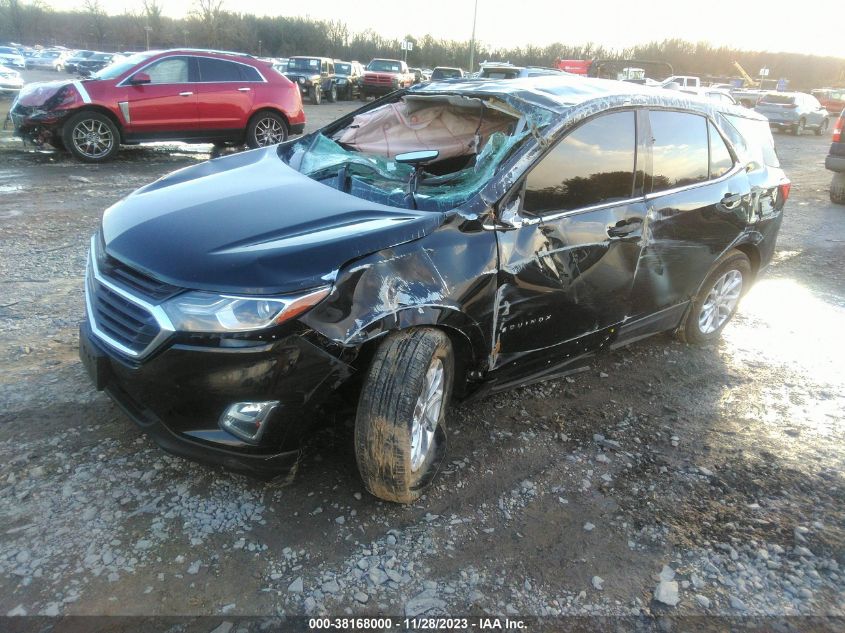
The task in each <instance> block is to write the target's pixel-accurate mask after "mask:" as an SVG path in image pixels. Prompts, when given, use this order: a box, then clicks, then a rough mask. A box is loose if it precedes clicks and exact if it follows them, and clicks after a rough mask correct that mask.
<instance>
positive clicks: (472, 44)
mask: <svg viewBox="0 0 845 633" xmlns="http://www.w3.org/2000/svg"><path fill="white" fill-rule="evenodd" d="M477 17H478V0H475V8H474V9H473V10H472V39H471V40H470V41H469V72H471V73H472V72H475V71H474V68H475V20H476V18H477Z"/></svg>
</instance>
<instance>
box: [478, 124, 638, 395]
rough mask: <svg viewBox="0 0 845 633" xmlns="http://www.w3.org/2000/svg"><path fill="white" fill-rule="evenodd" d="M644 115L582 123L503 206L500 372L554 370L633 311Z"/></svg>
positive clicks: (513, 375)
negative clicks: (639, 122)
mask: <svg viewBox="0 0 845 633" xmlns="http://www.w3.org/2000/svg"><path fill="white" fill-rule="evenodd" d="M638 116H640V115H639V114H638V112H637V111H636V110H634V109H630V110H623V111H616V112H612V113H608V114H601V115H598V116H596V117H593V118H591V119H588V120H587V121H585V122H584V123H582V124H580V125H579V126H578V127H576V128H575V129H574V130H572V131H570V132H568V133H567V134H566V136H565V137H563V139H562V140H560V141H559V142H558V143H557V145H555V146H554V147H553V148H552V149H551V150H550V151H549V152H548V153H547V154H546V155H545V156H544V157H543V158H541V159H540V160H539V161H538V163H537V164H535V166H534V167H533V168H532V169H531V171H530V172H529V173H528V175H527V176H526V178H525V181H524V184H523V185H522V186H521V188H520V189H518V190H517V191H516V193H515V194H513V198H512V199H506V200H505V205H504V206H505V207H507V208H509V209H510V211H508V210H507V209H501V208H500V222H501V224H500V228H498V229H497V231H496V234H497V239H498V244H499V261H500V270H499V285H498V291H497V296H496V305H495V308H494V310H495V318H494V325H493V328H494V332H493V336H494V350H493V354H492V359H493V363H492V364H493V367H492V370H493V372H494V375H495V376H496V377H498V380H499V381H505V382H507V381H508V380H510V379H514V380H519V379H525V378H526V377H530V376H534V375H543V374H551V373H554V371H555V370H556V369H561V368H563V367H564V366H566V365H567V364H568V363H570V362H572V361H573V360H575V359H577V358H578V357H582V356H584V355H585V354H588V353H589V352H591V351H592V350H594V349H596V348H598V347H601V346H602V345H603V344H604V343H606V342H607V341H609V340H611V339H612V337H613V334H614V331H615V329H616V328H617V327H618V325H619V324H620V323H621V322H622V321H624V319H625V317H626V316H627V314H628V310H629V308H630V304H631V290H632V286H633V281H634V275H635V271H636V267H637V260H638V258H639V255H640V248H641V247H640V240H641V237H642V226H643V221H644V219H645V214H646V208H645V202H644V199H643V191H642V187H643V176H642V169H641V167H640V166H639V165H638V155H639V156H644V155H645V152H643V151H641V150H642V148H641V147H640V145H639V144H638V141H637V133H636V130H637V118H638ZM517 208H518V212H517ZM509 213H513V216H514V217H512V218H510V219H509V218H508V217H507V216H508V214H509Z"/></svg>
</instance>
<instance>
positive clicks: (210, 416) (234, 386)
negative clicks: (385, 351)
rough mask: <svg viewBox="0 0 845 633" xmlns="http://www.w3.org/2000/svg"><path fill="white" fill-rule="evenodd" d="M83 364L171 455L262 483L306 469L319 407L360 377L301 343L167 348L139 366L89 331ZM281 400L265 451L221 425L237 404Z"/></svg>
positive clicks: (86, 327)
mask: <svg viewBox="0 0 845 633" xmlns="http://www.w3.org/2000/svg"><path fill="white" fill-rule="evenodd" d="M79 355H80V359H81V360H82V361H83V364H84V365H85V367H86V369H87V370H88V373H89V376H90V377H91V379H92V380H93V382H94V384H95V386H96V388H97V389H98V390H102V391H105V392H106V393H107V394H108V395H109V396H110V397H111V398H112V400H114V401H115V403H116V404H117V405H118V406H119V407H120V408H121V409H122V410H123V411H124V412H125V413H126V414H127V416H128V417H129V418H130V419H131V420H132V421H133V422H135V424H136V425H137V426H138V427H140V428H141V429H142V430H143V431H144V432H145V433H147V434H148V435H150V437H152V439H153V440H154V441H155V442H156V443H157V444H158V445H159V446H161V447H162V448H163V449H165V450H166V451H168V452H170V453H173V454H176V455H180V456H183V457H186V458H188V459H192V460H195V461H201V462H205V463H211V464H218V465H221V466H224V467H226V468H229V469H231V470H235V471H238V472H242V473H245V474H248V475H252V476H254V477H258V478H261V479H272V478H276V477H279V476H283V475H285V474H287V473H289V472H291V470H292V469H293V468H294V467H295V466H296V464H297V460H298V458H299V454H300V447H301V444H302V441H303V439H304V438H305V436H306V434H307V431H308V430H310V427H311V425H312V423H313V422H314V421H316V420H317V419H318V416H319V405H320V404H321V403H322V402H324V401H325V400H326V399H327V398H328V397H329V396H330V395H331V394H332V393H333V392H334V391H335V389H336V388H337V387H338V386H339V385H340V384H342V383H343V382H344V381H345V380H346V379H348V377H349V376H350V375H351V373H352V370H351V368H350V367H349V366H348V365H346V364H344V363H342V362H341V361H339V360H338V359H336V358H335V357H333V356H331V355H330V354H329V353H328V352H326V351H324V350H322V349H321V348H319V347H317V346H316V345H314V344H312V343H310V342H308V341H307V340H305V339H304V338H303V337H301V336H297V335H290V336H287V337H284V338H280V339H279V340H278V341H276V342H274V343H268V344H266V345H260V346H257V347H254V348H253V347H246V348H239V347H235V348H221V347H201V346H194V345H183V344H170V345H166V346H165V348H163V349H162V350H161V351H159V352H158V353H156V354H154V355H153V357H151V358H150V359H149V360H146V361H144V362H142V363H136V362H133V361H130V360H128V359H125V358H123V357H122V356H121V355H120V354H119V353H117V352H114V351H112V350H111V348H110V347H109V346H108V345H107V344H105V343H103V342H102V341H101V340H100V339H99V338H98V337H97V336H96V335H95V334H94V333H93V332H92V330H91V326H90V323H89V322H88V321H85V322H83V323H82V324H81V325H80V329H79ZM266 400H279V401H280V405H279V406H278V407H277V409H276V410H275V411H274V412H273V414H272V415H271V417H270V418H269V419H268V420H267V421H266V422H265V424H266V430H265V431H264V433H263V434H262V435H261V438H260V441H259V443H258V444H249V443H247V442H244V441H242V440H241V439H239V438H237V437H235V436H234V435H232V434H230V433H228V432H227V431H224V430H223V429H221V428H220V426H219V425H218V420H219V418H220V416H221V414H222V413H223V411H224V410H225V409H226V407H228V406H229V405H230V404H232V403H234V402H245V401H266Z"/></svg>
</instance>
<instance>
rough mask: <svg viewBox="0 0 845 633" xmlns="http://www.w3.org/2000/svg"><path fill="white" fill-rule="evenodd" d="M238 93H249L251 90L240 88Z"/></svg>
mask: <svg viewBox="0 0 845 633" xmlns="http://www.w3.org/2000/svg"><path fill="white" fill-rule="evenodd" d="M238 92H249V88H238Z"/></svg>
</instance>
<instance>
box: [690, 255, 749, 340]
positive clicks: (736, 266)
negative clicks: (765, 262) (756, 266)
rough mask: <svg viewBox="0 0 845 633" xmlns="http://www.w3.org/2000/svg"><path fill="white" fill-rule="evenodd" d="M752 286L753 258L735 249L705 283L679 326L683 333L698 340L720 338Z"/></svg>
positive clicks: (723, 259) (725, 257) (708, 276)
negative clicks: (749, 258) (750, 258)
mask: <svg viewBox="0 0 845 633" xmlns="http://www.w3.org/2000/svg"><path fill="white" fill-rule="evenodd" d="M750 286H751V262H750V261H749V260H748V257H747V256H746V255H745V253H742V252H740V251H731V252H730V253H728V254H727V255H725V256H724V257H723V258H722V261H721V262H720V263H719V264H718V265H717V266H716V267H715V268H714V269H713V272H711V273H710V274H709V275H707V279H705V280H704V283H703V284H701V289H700V290H699V291H698V294H697V295H696V297H695V300H694V301H693V303H692V305H691V306H690V309H689V312H688V313H687V316H686V319H685V320H684V324H683V325H682V326H681V328H680V330H679V334H680V337H681V338H682V339H683V340H685V341H686V342H687V343H695V344H702V343H709V342H712V341H714V340H716V339H718V338H719V336H721V334H722V330H724V329H725V326H726V325H727V324H728V322H729V321H730V320H731V319H732V318H733V316H734V314H736V309H737V307H738V306H739V300H740V298H742V296H743V295H744V294H745V293H746V292H748V289H749V287H750Z"/></svg>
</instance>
